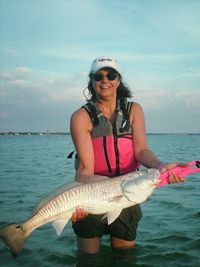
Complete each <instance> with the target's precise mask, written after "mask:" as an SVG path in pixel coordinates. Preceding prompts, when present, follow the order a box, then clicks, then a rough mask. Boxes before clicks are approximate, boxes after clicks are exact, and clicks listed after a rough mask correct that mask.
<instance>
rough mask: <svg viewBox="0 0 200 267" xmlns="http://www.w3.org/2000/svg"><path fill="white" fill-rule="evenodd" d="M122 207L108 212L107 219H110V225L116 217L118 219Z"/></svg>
mask: <svg viewBox="0 0 200 267" xmlns="http://www.w3.org/2000/svg"><path fill="white" fill-rule="evenodd" d="M121 211H122V209H119V210H115V211H112V212H108V213H107V214H106V217H107V220H108V225H109V224H111V223H112V222H114V220H115V219H117V217H118V216H119V215H120V213H121Z"/></svg>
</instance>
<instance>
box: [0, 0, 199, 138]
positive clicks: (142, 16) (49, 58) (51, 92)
mask: <svg viewBox="0 0 200 267" xmlns="http://www.w3.org/2000/svg"><path fill="white" fill-rule="evenodd" d="M199 14H200V1H198V0H190V1H189V0H185V1H184V0H130V1H129V0H126V1H121V0H115V1H114V0H110V1H107V0H65V1H64V0H0V39H1V43H0V103H1V107H0V111H1V114H0V119H1V121H0V131H46V130H47V129H48V130H49V131H63V132H65V131H68V130H69V120H70V116H71V114H72V112H73V111H74V110H75V109H77V108H79V107H80V106H81V105H82V104H83V103H84V96H83V89H84V88H85V87H86V86H87V82H88V71H89V69H90V65H91V63H92V61H93V59H95V58H96V57H98V56H102V55H111V56H114V57H116V58H117V59H118V61H119V63H120V65H121V68H122V71H123V80H124V81H125V82H126V83H128V85H129V86H130V87H131V90H132V92H133V96H134V97H133V100H134V101H136V102H139V103H140V104H141V105H142V106H143V109H144V111H145V117H146V125H147V131H148V132H156V133H160V132H194V133H197V132H200V120H199V117H200V116H199V115H200V27H199V25H200V16H199Z"/></svg>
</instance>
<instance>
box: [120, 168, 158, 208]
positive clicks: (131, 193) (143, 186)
mask: <svg viewBox="0 0 200 267" xmlns="http://www.w3.org/2000/svg"><path fill="white" fill-rule="evenodd" d="M159 175H160V173H159V171H158V170H156V169H149V170H147V171H145V172H144V174H143V175H141V176H139V177H136V178H133V179H129V180H125V181H123V182H122V184H121V187H122V193H123V195H124V196H125V197H126V198H127V199H128V200H129V201H131V202H134V203H141V202H144V201H145V200H146V199H147V198H148V196H150V195H151V194H152V193H153V191H154V189H155V188H156V185H157V184H158V183H159V179H158V177H159Z"/></svg>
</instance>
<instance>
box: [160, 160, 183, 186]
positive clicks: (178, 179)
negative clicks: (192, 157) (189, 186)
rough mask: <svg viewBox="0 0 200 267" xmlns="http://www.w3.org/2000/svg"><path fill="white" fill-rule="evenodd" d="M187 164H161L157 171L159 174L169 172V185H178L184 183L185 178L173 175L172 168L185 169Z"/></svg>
mask: <svg viewBox="0 0 200 267" xmlns="http://www.w3.org/2000/svg"><path fill="white" fill-rule="evenodd" d="M187 166H188V164H186V163H178V162H173V163H163V164H161V166H160V168H159V171H160V172H161V173H164V172H166V171H170V170H172V171H171V173H170V176H169V183H170V184H171V183H180V182H184V181H185V178H183V177H181V176H178V175H176V174H175V173H173V168H176V167H187Z"/></svg>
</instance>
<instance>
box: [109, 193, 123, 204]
mask: <svg viewBox="0 0 200 267" xmlns="http://www.w3.org/2000/svg"><path fill="white" fill-rule="evenodd" d="M123 198H124V196H123V195H120V196H115V197H113V198H111V199H109V201H108V202H117V203H119V202H120V201H122V200H123Z"/></svg>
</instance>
